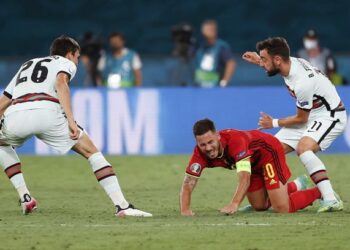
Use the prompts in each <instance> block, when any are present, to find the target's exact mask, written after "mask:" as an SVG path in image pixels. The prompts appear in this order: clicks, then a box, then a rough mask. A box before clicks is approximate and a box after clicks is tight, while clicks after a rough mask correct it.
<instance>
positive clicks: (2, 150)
mask: <svg viewBox="0 0 350 250" xmlns="http://www.w3.org/2000/svg"><path fill="white" fill-rule="evenodd" d="M0 165H1V166H2V167H3V169H4V172H5V174H6V175H7V177H8V178H9V179H10V181H11V183H12V185H13V186H14V188H15V189H16V190H17V192H18V195H19V197H20V199H21V200H22V201H23V200H24V196H25V195H30V193H29V190H28V188H27V185H26V183H25V181H24V176H23V174H22V165H21V162H20V160H19V158H18V156H17V154H16V152H15V150H14V149H13V148H12V147H11V146H0Z"/></svg>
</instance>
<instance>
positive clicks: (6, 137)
mask: <svg viewBox="0 0 350 250" xmlns="http://www.w3.org/2000/svg"><path fill="white" fill-rule="evenodd" d="M38 120H42V121H41V122H39V123H41V124H43V125H46V124H47V123H49V121H48V120H45V119H42V116H40V113H39V112H38V110H22V111H17V112H13V113H10V114H7V115H6V116H5V117H4V118H3V120H2V125H1V132H0V134H1V135H0V137H1V141H2V142H3V143H2V144H5V145H6V144H7V145H12V146H15V147H18V146H21V145H22V144H23V143H24V142H25V141H26V140H27V139H29V138H30V137H31V136H32V135H33V134H35V133H36V132H37V128H38Z"/></svg>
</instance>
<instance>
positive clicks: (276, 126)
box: [272, 119, 279, 128]
mask: <svg viewBox="0 0 350 250" xmlns="http://www.w3.org/2000/svg"><path fill="white" fill-rule="evenodd" d="M272 127H274V128H278V127H279V125H278V119H272Z"/></svg>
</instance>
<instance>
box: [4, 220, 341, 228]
mask: <svg viewBox="0 0 350 250" xmlns="http://www.w3.org/2000/svg"><path fill="white" fill-rule="evenodd" d="M281 225H282V224H273V223H246V222H235V223H193V224H191V223H180V224H169V223H167V224H158V223H157V225H155V224H142V223H138V224H132V226H133V227H135V226H139V227H155V226H157V227H189V226H190V227H191V226H203V227H226V226H237V227H273V226H281ZM283 225H287V226H303V227H306V226H313V227H316V226H331V227H342V226H343V224H337V223H330V224H323V223H316V222H315V221H312V222H296V223H286V224H283ZM20 226H21V227H32V228H40V227H47V226H48V225H38V224H24V225H20ZM51 226H53V227H54V226H59V227H69V228H75V227H88V228H89V227H91V228H93V227H101V228H103V227H106V228H108V227H119V226H122V227H124V226H128V225H127V224H123V225H120V224H52V225H51ZM0 228H1V226H0Z"/></svg>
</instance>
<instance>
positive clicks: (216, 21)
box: [0, 0, 350, 88]
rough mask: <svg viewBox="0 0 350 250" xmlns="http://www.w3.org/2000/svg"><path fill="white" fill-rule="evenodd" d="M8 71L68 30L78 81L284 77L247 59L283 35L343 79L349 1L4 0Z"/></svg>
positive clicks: (185, 82) (223, 81) (349, 67)
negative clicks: (77, 48)
mask: <svg viewBox="0 0 350 250" xmlns="http://www.w3.org/2000/svg"><path fill="white" fill-rule="evenodd" d="M1 2H2V3H1V5H2V8H1V10H0V14H1V15H0V21H1V22H0V32H1V34H2V39H1V41H0V44H1V46H0V79H2V81H1V84H2V86H4V85H6V84H7V82H8V81H9V80H10V77H12V76H13V74H14V73H15V70H17V68H18V66H19V65H21V64H22V63H23V62H24V61H25V60H26V59H29V58H31V57H39V56H45V55H47V50H48V47H49V44H50V42H51V41H52V40H53V39H54V38H55V37H57V36H59V35H61V34H66V35H70V36H72V37H75V38H76V39H77V40H78V41H79V43H80V45H81V63H80V65H79V71H78V73H77V76H76V78H75V79H74V80H73V82H72V85H73V86H86V87H100V86H106V87H110V88H130V87H140V86H143V87H160V86H162V87H164V86H171V87H174V86H183V87H185V86H195V87H203V88H210V87H227V86H256V85H281V83H282V81H281V79H279V78H268V77H266V76H265V73H264V72H263V71H262V70H261V69H259V68H257V67H254V66H253V65H249V64H248V63H245V62H244V61H243V60H241V54H242V53H243V52H244V51H246V50H255V43H256V42H257V41H258V40H262V39H265V38H266V37H269V36H283V37H285V38H286V39H287V40H288V41H289V43H290V46H291V51H292V56H297V57H301V58H305V59H306V60H308V61H310V62H311V63H312V64H313V65H314V66H315V67H317V68H319V69H320V70H321V71H322V72H323V73H324V74H326V75H328V77H329V78H330V79H331V81H332V82H333V83H334V84H335V85H346V84H347V79H348V78H349V77H350V55H349V54H348V52H349V51H350V50H349V36H348V33H349V31H348V27H347V20H346V19H347V17H348V16H349V14H350V13H349V10H350V3H347V2H346V1H333V2H328V1H310V0H306V1H302V2H301V1H293V2H292V1H286V0H282V1H273V0H260V1H252V0H248V1H244V2H242V1H236V0H233V1H223V0H217V1H212V0H205V1H200V2H195V1H159V0H151V1H144V2H143V1H126V0H117V1H88V2H87V1H74V2H72V1H56V2H49V1H42V0H34V1H30V2H23V3H21V4H20V5H19V4H18V3H15V2H14V1H9V0H4V1H1Z"/></svg>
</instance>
